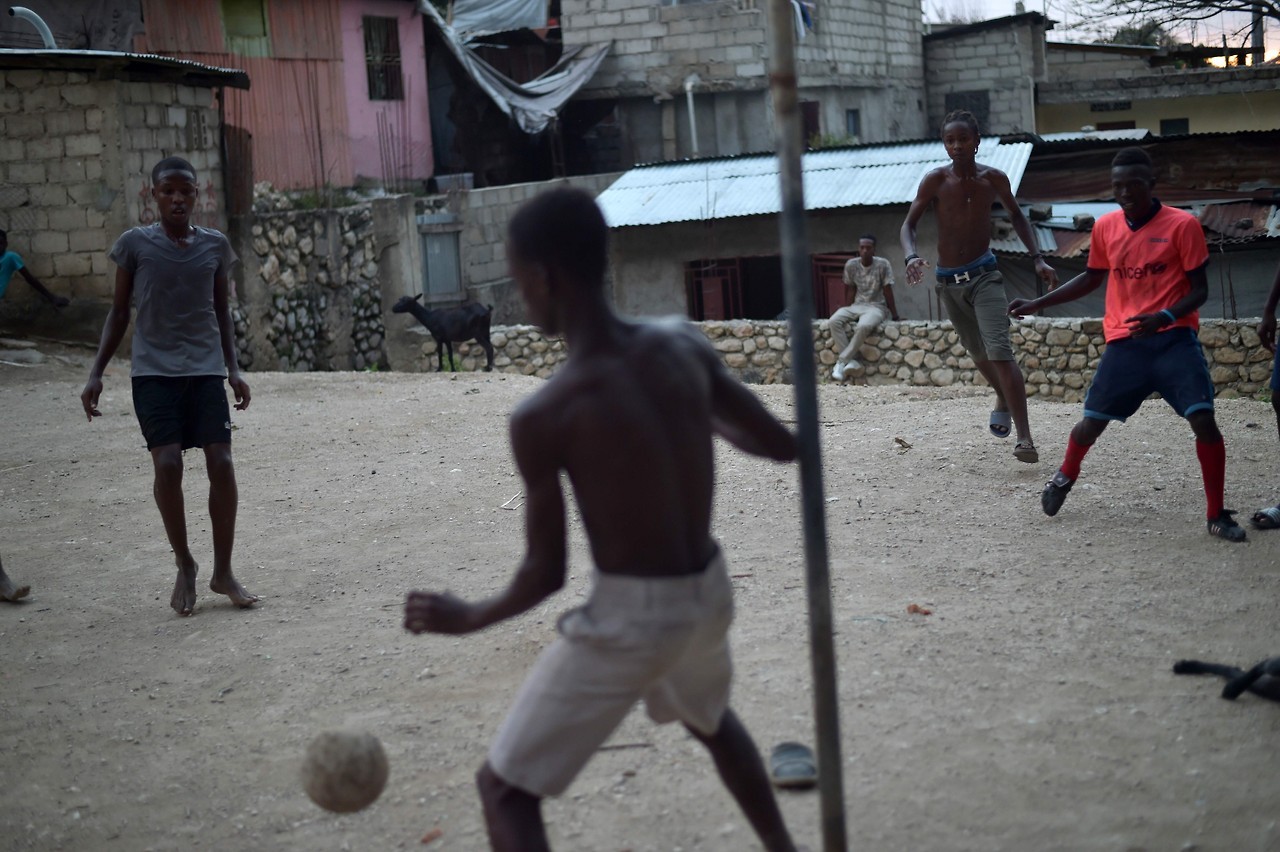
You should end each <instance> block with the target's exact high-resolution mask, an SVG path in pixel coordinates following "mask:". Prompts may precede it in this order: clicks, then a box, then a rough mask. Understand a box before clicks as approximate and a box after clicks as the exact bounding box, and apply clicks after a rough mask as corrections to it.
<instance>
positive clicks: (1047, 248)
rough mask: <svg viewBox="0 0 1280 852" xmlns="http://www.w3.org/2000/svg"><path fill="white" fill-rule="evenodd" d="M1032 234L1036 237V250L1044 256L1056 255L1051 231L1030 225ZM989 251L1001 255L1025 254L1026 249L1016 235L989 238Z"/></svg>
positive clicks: (1055, 242) (1056, 242) (1055, 243)
mask: <svg viewBox="0 0 1280 852" xmlns="http://www.w3.org/2000/svg"><path fill="white" fill-rule="evenodd" d="M1031 230H1032V232H1034V233H1035V235H1036V250H1037V251H1042V252H1044V253H1045V254H1056V253H1057V251H1058V241H1057V240H1056V239H1054V236H1053V229H1052V228H1046V227H1044V226H1043V225H1032V226H1031ZM991 250H992V251H998V252H1000V253H1001V254H1027V253H1028V252H1027V247H1026V246H1024V245H1023V244H1022V240H1021V239H1019V238H1018V235H1017V234H1016V233H1012V234H1009V235H1008V236H1006V237H996V236H992V238H991Z"/></svg>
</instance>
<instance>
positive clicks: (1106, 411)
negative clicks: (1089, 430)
mask: <svg viewBox="0 0 1280 852" xmlns="http://www.w3.org/2000/svg"><path fill="white" fill-rule="evenodd" d="M1152 393H1158V394H1160V396H1162V397H1163V398H1164V401H1165V402H1167V403H1169V405H1170V407H1172V408H1173V410H1174V411H1176V412H1177V413H1178V416H1179V417H1187V416H1189V415H1192V414H1194V413H1196V412H1197V411H1203V410H1205V409H1208V410H1209V411H1213V396H1214V393H1215V391H1214V387H1213V381H1212V380H1211V379H1210V378H1209V365H1208V364H1207V363H1206V362H1205V360H1204V350H1203V349H1201V348H1200V340H1199V338H1198V337H1196V333H1195V332H1194V331H1192V330H1191V329H1189V328H1172V329H1170V330H1168V331H1162V332H1159V333H1157V334H1153V335H1152V336H1151V337H1127V338H1125V339H1123V340H1117V341H1115V342H1114V343H1108V344H1107V348H1106V351H1104V352H1103V353H1102V360H1101V361H1100V362H1099V363H1098V372H1097V373H1095V374H1094V377H1093V384H1091V385H1090V386H1089V393H1088V395H1086V396H1085V398H1084V416H1085V417H1092V418H1094V419H1095V420H1119V421H1121V422H1124V420H1125V419H1126V418H1128V417H1129V416H1130V415H1132V414H1133V413H1134V412H1135V411H1137V410H1138V407H1139V406H1140V405H1142V401H1143V400H1145V399H1146V398H1147V397H1148V396H1150V395H1151V394H1152Z"/></svg>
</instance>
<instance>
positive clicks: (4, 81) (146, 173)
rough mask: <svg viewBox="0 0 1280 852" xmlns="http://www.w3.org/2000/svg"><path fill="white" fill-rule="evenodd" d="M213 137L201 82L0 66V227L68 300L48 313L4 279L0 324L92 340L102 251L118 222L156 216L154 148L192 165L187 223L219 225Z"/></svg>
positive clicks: (209, 103)
mask: <svg viewBox="0 0 1280 852" xmlns="http://www.w3.org/2000/svg"><path fill="white" fill-rule="evenodd" d="M219 137H220V124H219V118H218V110H217V105H216V101H215V100H214V97H213V92H212V90H210V89H207V88H200V87H194V86H189V85H183V84H178V83H168V82H143V81H139V80H131V81H118V80H103V79H98V78H96V77H94V76H92V75H89V74H83V73H77V72H67V71H61V70H54V69H50V70H32V69H24V70H4V71H0V228H3V229H4V230H6V231H8V232H9V247H10V248H11V249H13V250H14V251H17V252H18V253H19V254H20V255H22V258H23V261H24V262H25V263H26V265H27V268H28V269H30V270H31V272H32V274H33V275H35V276H36V277H37V278H38V279H39V280H40V281H41V282H42V283H43V284H44V285H45V286H46V287H48V288H49V289H50V290H52V291H53V292H54V293H56V294H58V295H61V296H66V297H68V298H70V299H71V306H70V307H68V308H65V309H64V310H62V311H59V312H55V311H54V310H53V309H52V308H50V307H49V306H48V305H47V304H46V303H45V302H43V301H42V300H40V299H39V298H38V297H37V296H36V294H35V293H34V292H33V291H32V290H31V289H30V288H28V287H11V288H10V289H9V292H8V293H7V294H6V296H5V299H4V300H3V301H0V327H3V328H8V329H12V330H14V331H19V332H23V333H30V334H44V335H48V336H54V337H60V338H83V339H94V338H96V337H97V334H98V332H99V331H100V330H101V328H102V321H103V318H104V317H105V315H106V311H107V308H108V307H109V305H110V303H111V296H112V292H113V290H114V286H115V267H114V266H113V265H112V264H111V262H110V261H109V260H108V259H107V253H108V252H109V251H110V250H111V246H112V245H113V244H114V243H115V240H116V238H117V237H118V236H119V235H120V234H121V233H122V232H123V231H124V230H125V229H127V228H130V227H132V226H134V225H145V224H150V223H152V222H154V221H156V217H157V215H158V214H157V210H156V204H155V201H154V200H153V199H152V198H151V168H152V166H154V165H155V164H156V163H157V162H158V161H159V160H160V159H162V158H163V157H166V156H170V155H176V156H181V157H185V158H186V159H187V160H189V161H190V162H191V164H192V165H193V166H195V168H196V171H197V177H198V178H199V182H200V195H201V197H200V200H199V203H198V207H197V211H196V216H195V221H196V222H197V224H200V225H205V226H208V227H214V228H218V229H220V230H225V227H226V218H225V211H224V210H223V208H222V204H221V199H222V198H223V188H222V168H221V154H220V148H219Z"/></svg>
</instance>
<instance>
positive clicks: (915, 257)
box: [907, 252, 920, 266]
mask: <svg viewBox="0 0 1280 852" xmlns="http://www.w3.org/2000/svg"><path fill="white" fill-rule="evenodd" d="M919 259H920V255H918V254H916V253H915V252H912V253H911V254H909V255H907V266H910V265H911V261H913V260H919Z"/></svg>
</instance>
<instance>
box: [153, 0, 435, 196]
mask: <svg viewBox="0 0 1280 852" xmlns="http://www.w3.org/2000/svg"><path fill="white" fill-rule="evenodd" d="M141 7H142V21H141V23H140V30H139V31H138V32H137V33H136V34H135V35H134V38H133V45H132V48H133V49H134V50H136V51H138V52H145V53H156V54H160V55H166V56H177V57H182V58H184V59H192V60H195V61H198V62H202V63H205V64H208V65H213V66H218V67H227V68H240V69H243V70H244V71H246V72H247V73H248V74H249V79H250V82H251V86H250V89H249V90H248V91H226V92H225V96H224V101H223V104H222V109H223V110H224V116H225V125H226V127H227V133H228V158H227V159H228V164H229V166H230V168H231V169H232V170H234V171H235V174H234V175H233V182H235V183H239V184H240V185H241V191H242V192H243V191H244V189H245V188H246V184H251V183H252V182H256V181H264V180H265V181H269V182H271V183H272V184H273V185H274V186H275V187H276V188H278V189H310V188H320V187H325V186H338V187H342V186H352V185H354V184H373V185H383V186H388V187H391V188H396V189H411V188H417V187H418V186H420V185H421V183H422V182H424V181H425V180H426V179H427V178H429V177H431V175H432V173H433V170H434V164H433V159H432V153H431V124H430V113H429V110H428V108H427V66H426V58H425V53H424V46H423V24H422V17H421V14H420V13H419V12H418V11H417V4H416V2H414V0H237V2H235V3H227V2H222V0H185V2H183V3H173V2H171V0H142V3H141Z"/></svg>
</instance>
